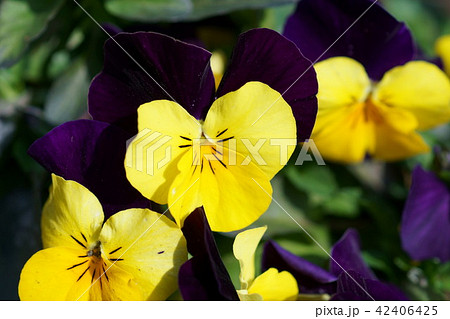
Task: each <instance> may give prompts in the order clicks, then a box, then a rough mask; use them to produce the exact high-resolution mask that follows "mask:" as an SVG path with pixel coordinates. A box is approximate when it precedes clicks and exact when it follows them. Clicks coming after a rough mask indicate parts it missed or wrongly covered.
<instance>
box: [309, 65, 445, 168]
mask: <svg viewBox="0 0 450 319" xmlns="http://www.w3.org/2000/svg"><path fill="white" fill-rule="evenodd" d="M315 69H316V72H317V78H318V82H319V93H318V96H317V97H318V100H319V112H318V115H317V120H316V125H315V127H314V130H313V134H312V139H313V140H314V142H315V144H316V145H317V147H318V149H319V151H320V153H321V155H322V156H323V157H324V158H326V159H329V160H333V161H337V162H344V163H356V162H360V161H362V160H363V159H364V158H365V156H366V155H367V154H369V155H370V156H371V157H373V158H375V159H378V160H385V161H393V160H400V159H405V158H408V157H410V156H414V155H417V154H421V153H425V152H428V151H429V147H428V145H427V144H426V143H425V141H424V140H423V138H422V137H421V136H420V135H419V133H418V132H417V131H422V130H427V129H430V128H433V127H435V126H437V125H440V124H444V123H447V122H448V121H449V120H450V81H449V79H448V78H447V77H446V76H445V74H444V73H443V72H442V71H441V70H440V69H439V68H438V67H437V66H435V65H433V64H431V63H427V62H423V61H412V62H409V63H406V64H405V65H402V66H398V67H395V68H393V69H391V70H389V71H388V72H386V73H385V74H384V76H383V78H382V79H381V80H380V82H378V83H374V82H371V81H370V79H369V77H368V75H367V73H366V71H365V69H364V67H363V66H362V65H361V64H360V63H359V62H357V61H356V60H353V59H350V58H347V57H334V58H329V59H327V60H324V61H321V62H319V63H317V64H316V65H315Z"/></svg>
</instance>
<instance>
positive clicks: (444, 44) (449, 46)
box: [435, 34, 450, 77]
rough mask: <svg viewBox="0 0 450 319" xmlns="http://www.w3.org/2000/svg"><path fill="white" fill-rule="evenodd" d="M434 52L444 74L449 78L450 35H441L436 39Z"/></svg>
mask: <svg viewBox="0 0 450 319" xmlns="http://www.w3.org/2000/svg"><path fill="white" fill-rule="evenodd" d="M435 51H436V53H437V55H438V56H439V57H440V58H441V60H442V64H443V65H444V71H445V73H447V75H448V76H449V77H450V34H447V35H443V36H441V37H440V38H439V39H437V41H436V44H435Z"/></svg>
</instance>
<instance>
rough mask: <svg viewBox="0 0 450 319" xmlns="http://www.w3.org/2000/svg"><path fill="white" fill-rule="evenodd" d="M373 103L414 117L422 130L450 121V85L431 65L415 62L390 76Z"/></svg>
mask: <svg viewBox="0 0 450 319" xmlns="http://www.w3.org/2000/svg"><path fill="white" fill-rule="evenodd" d="M372 99H373V102H374V103H375V104H377V105H380V104H381V105H385V106H387V107H389V108H391V109H393V108H399V109H402V110H405V111H408V112H410V113H412V114H413V115H414V116H415V117H416V119H417V121H418V129H419V130H426V129H429V128H432V127H434V126H437V125H439V124H444V123H446V122H448V121H449V120H450V81H449V79H448V78H447V76H446V75H445V74H444V72H442V71H441V70H440V69H439V68H438V67H437V66H435V65H434V64H431V63H428V62H424V61H412V62H409V63H407V64H405V65H403V66H398V67H396V68H393V69H392V70H390V71H388V72H386V74H385V75H384V76H383V78H382V80H381V82H380V83H379V84H378V85H377V87H376V89H375V90H374V92H373V96H372Z"/></svg>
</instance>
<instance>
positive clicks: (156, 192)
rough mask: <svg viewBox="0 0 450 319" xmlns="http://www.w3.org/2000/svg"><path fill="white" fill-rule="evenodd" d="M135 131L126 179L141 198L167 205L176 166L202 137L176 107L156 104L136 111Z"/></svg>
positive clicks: (195, 123)
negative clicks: (136, 126) (193, 141)
mask: <svg viewBox="0 0 450 319" xmlns="http://www.w3.org/2000/svg"><path fill="white" fill-rule="evenodd" d="M138 129H139V133H138V135H137V136H136V137H135V138H134V139H133V141H132V142H131V143H130V145H129V146H128V148H127V152H126V156H125V171H126V174H127V178H128V180H129V181H130V183H131V185H133V186H134V187H135V188H136V189H137V190H139V192H141V194H142V195H144V196H145V197H147V198H148V199H151V200H153V201H155V202H157V203H159V204H166V203H167V202H168V194H169V187H170V185H171V184H172V182H173V180H174V179H175V177H176V176H177V175H178V174H179V171H178V169H177V163H178V161H179V159H180V158H181V156H182V155H183V154H184V153H186V151H187V149H189V147H187V146H186V145H191V144H192V140H193V139H197V138H199V137H200V136H201V127H200V124H199V122H198V121H197V120H196V119H195V118H193V117H192V116H191V115H190V114H189V113H188V112H187V111H186V110H185V109H184V108H182V107H181V106H180V105H179V104H177V103H175V102H172V101H167V100H158V101H152V102H150V103H146V104H143V105H141V106H140V107H139V109H138Z"/></svg>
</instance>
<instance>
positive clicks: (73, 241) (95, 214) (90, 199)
mask: <svg viewBox="0 0 450 319" xmlns="http://www.w3.org/2000/svg"><path fill="white" fill-rule="evenodd" d="M52 181H53V184H52V186H51V188H50V196H49V198H48V200H47V202H46V203H45V205H44V208H43V211H42V220H41V227H42V241H43V245H44V248H47V247H56V246H67V247H79V248H82V247H83V246H85V247H87V246H88V245H89V244H90V243H92V242H95V241H96V237H97V236H98V233H99V232H100V229H101V225H102V223H103V218H104V216H103V209H102V206H101V204H100V202H99V201H98V199H97V198H96V197H95V195H94V194H92V193H91V192H90V191H89V190H88V189H87V188H85V187H84V186H82V185H80V184H78V183H77V182H75V181H70V180H65V179H64V178H62V177H59V176H56V175H54V174H52Z"/></svg>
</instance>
